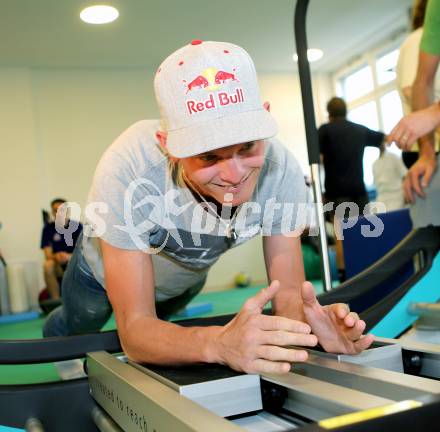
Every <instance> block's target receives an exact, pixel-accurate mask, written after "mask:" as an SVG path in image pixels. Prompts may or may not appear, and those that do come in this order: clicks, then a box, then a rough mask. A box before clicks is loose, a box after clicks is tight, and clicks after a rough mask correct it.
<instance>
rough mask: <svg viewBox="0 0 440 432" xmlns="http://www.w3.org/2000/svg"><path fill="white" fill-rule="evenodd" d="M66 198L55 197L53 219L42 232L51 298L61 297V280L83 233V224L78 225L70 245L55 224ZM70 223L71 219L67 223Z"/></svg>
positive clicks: (42, 247) (44, 267)
mask: <svg viewBox="0 0 440 432" xmlns="http://www.w3.org/2000/svg"><path fill="white" fill-rule="evenodd" d="M65 202H66V200H64V199H62V198H55V199H54V200H52V202H51V203H50V208H51V210H52V217H53V221H52V222H49V223H48V224H46V225H45V226H44V228H43V232H42V233H41V246H40V247H41V249H43V252H44V258H45V260H44V264H43V270H44V281H45V282H46V289H47V291H48V294H49V296H50V298H52V299H58V298H60V284H59V282H58V281H59V280H60V279H61V278H62V277H63V274H64V271H65V270H66V267H67V264H68V262H69V260H70V257H71V256H72V252H73V249H74V247H75V243H76V241H77V239H78V237H79V235H80V234H81V230H82V225H81V224H79V225H78V229H77V230H75V232H74V233H73V235H72V238H73V244H71V245H68V244H67V243H66V239H65V237H64V236H63V235H61V234H60V233H59V232H58V231H57V230H56V226H55V220H56V216H57V211H58V209H59V208H60V206H61V205H62V204H64V203H65ZM68 224H69V220H67V221H66V222H65V225H68Z"/></svg>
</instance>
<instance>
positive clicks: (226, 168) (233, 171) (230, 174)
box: [220, 156, 246, 184]
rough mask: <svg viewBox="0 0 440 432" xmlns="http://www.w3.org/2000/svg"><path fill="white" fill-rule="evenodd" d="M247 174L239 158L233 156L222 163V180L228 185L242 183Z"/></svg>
mask: <svg viewBox="0 0 440 432" xmlns="http://www.w3.org/2000/svg"><path fill="white" fill-rule="evenodd" d="M245 172H246V169H245V167H244V166H243V162H242V161H241V160H240V159H239V158H237V157H234V156H233V157H231V158H229V159H225V160H223V161H222V162H221V166H220V178H221V179H222V181H224V182H226V183H228V184H237V183H240V181H241V180H242V178H243V175H244V174H245Z"/></svg>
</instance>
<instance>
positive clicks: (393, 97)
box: [380, 90, 403, 133]
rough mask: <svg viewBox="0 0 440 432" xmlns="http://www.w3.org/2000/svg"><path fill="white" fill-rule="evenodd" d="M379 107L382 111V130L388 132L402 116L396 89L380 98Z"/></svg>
mask: <svg viewBox="0 0 440 432" xmlns="http://www.w3.org/2000/svg"><path fill="white" fill-rule="evenodd" d="M380 109H381V111H382V124H383V131H384V132H385V133H390V132H391V129H393V127H394V126H395V125H396V123H397V122H398V121H399V120H400V119H401V118H402V116H403V110H402V103H401V101H400V96H399V93H398V91H397V90H392V91H390V92H388V93H385V95H383V96H382V97H381V98H380Z"/></svg>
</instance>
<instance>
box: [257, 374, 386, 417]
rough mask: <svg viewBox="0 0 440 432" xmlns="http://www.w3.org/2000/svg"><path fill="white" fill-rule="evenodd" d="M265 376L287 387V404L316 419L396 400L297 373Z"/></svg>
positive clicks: (305, 415) (266, 379)
mask: <svg viewBox="0 0 440 432" xmlns="http://www.w3.org/2000/svg"><path fill="white" fill-rule="evenodd" d="M261 378H262V379H263V380H265V381H269V382H272V383H274V384H277V385H280V386H283V387H285V388H287V389H288V399H287V401H286V403H285V404H284V406H283V407H284V408H286V409H287V410H289V411H291V412H293V413H296V414H300V415H301V416H302V417H305V418H307V419H310V420H313V421H319V420H322V419H324V418H328V417H333V416H337V415H342V414H347V413H350V412H354V411H359V410H365V409H369V408H374V407H378V406H382V405H387V404H390V403H393V402H394V400H391V399H388V398H382V397H378V396H374V395H371V394H367V393H363V392H361V391H358V390H353V389H350V388H344V387H341V386H339V385H335V384H331V383H328V382H325V381H320V380H318V379H315V378H312V377H309V376H301V375H298V374H296V373H289V374H287V375H270V374H264V375H262V377H261Z"/></svg>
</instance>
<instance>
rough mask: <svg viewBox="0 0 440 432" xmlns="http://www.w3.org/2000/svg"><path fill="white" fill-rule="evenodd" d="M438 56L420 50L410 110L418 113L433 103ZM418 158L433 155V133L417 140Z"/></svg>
mask: <svg viewBox="0 0 440 432" xmlns="http://www.w3.org/2000/svg"><path fill="white" fill-rule="evenodd" d="M439 61H440V56H438V55H434V54H429V53H427V52H424V51H423V50H420V54H419V66H418V69H417V75H416V79H415V81H414V84H413V86H412V110H413V111H418V110H421V109H424V108H427V107H428V106H430V105H431V104H432V103H433V101H434V83H435V76H436V72H437V68H438V64H439ZM419 147H420V156H421V157H432V156H433V154H434V132H433V131H432V133H429V134H426V135H424V136H423V137H421V138H420V139H419Z"/></svg>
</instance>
